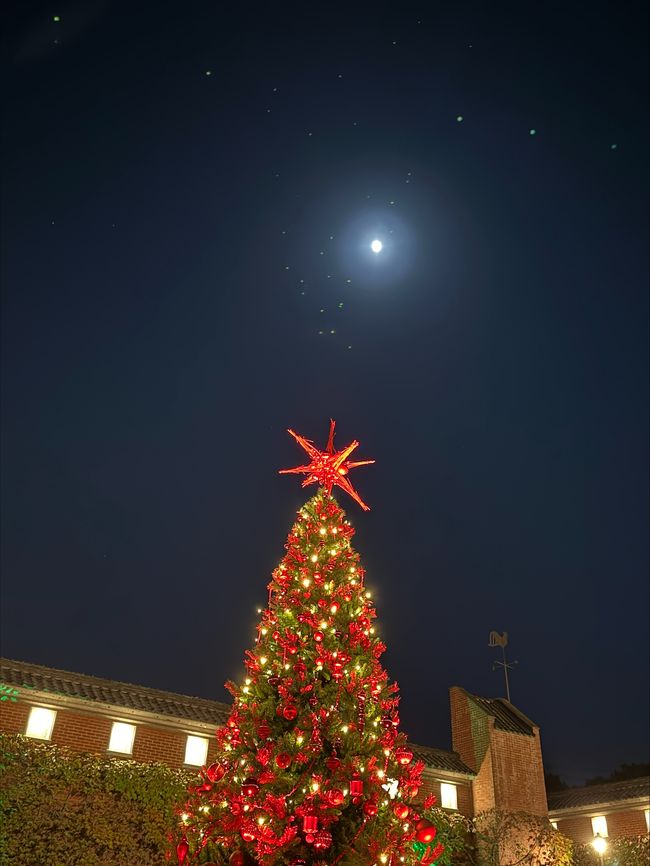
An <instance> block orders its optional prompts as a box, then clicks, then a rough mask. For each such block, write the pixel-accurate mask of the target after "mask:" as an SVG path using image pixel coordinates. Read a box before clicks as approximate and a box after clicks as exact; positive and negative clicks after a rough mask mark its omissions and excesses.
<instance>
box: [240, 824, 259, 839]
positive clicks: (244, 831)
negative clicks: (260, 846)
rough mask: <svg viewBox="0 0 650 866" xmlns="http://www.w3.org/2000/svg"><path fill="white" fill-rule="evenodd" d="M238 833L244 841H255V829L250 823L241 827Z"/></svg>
mask: <svg viewBox="0 0 650 866" xmlns="http://www.w3.org/2000/svg"><path fill="white" fill-rule="evenodd" d="M239 835H240V836H241V837H242V839H243V840H244V842H254V841H255V831H254V830H253V827H252V825H251V826H249V827H242V828H241V829H240V831H239Z"/></svg>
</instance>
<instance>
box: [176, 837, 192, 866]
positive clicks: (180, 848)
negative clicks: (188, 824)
mask: <svg viewBox="0 0 650 866" xmlns="http://www.w3.org/2000/svg"><path fill="white" fill-rule="evenodd" d="M189 851H190V846H189V845H188V844H187V839H185V838H183V839H181V841H180V842H179V843H178V845H177V846H176V856H177V857H178V862H179V864H180V866H183V863H184V862H185V858H186V857H187V855H188V854H189Z"/></svg>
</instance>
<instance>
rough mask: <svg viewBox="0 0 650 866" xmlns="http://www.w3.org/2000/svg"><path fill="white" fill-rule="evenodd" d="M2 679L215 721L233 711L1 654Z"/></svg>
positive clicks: (18, 685) (221, 721) (220, 722)
mask: <svg viewBox="0 0 650 866" xmlns="http://www.w3.org/2000/svg"><path fill="white" fill-rule="evenodd" d="M0 681H2V682H4V683H7V684H8V685H11V686H15V687H16V688H27V689H38V690H39V691H42V692H50V693H51V694H53V695H64V696H66V697H70V698H81V699H82V700H88V701H96V702H98V703H102V704H111V705H113V706H117V707H127V708H129V709H132V710H143V711H144V712H148V713H157V714H159V715H163V716H174V717H175V718H177V719H188V720H191V721H197V722H208V723H211V724H214V725H223V724H225V722H226V721H227V719H228V716H229V714H230V707H229V706H228V705H227V704H222V703H220V702H219V701H209V700H207V699H206V698H194V697H190V696H188V695H178V694H175V693H174V692H165V691H162V690H161V689H150V688H147V687H145V686H134V685H131V684H130V683H121V682H118V681H116V680H104V679H100V678H99V677H92V676H88V675H86V674H78V673H72V672H70V671H62V670H57V669H56V668H48V667H45V666H43V665H35V664H31V663H30V662H19V661H13V660H11V659H4V658H0Z"/></svg>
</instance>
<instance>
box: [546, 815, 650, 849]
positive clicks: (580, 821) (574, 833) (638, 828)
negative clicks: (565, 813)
mask: <svg viewBox="0 0 650 866" xmlns="http://www.w3.org/2000/svg"><path fill="white" fill-rule="evenodd" d="M596 814H600V815H605V817H606V818H607V832H608V833H609V838H610V839H620V838H621V837H622V836H641V835H643V834H644V833H647V832H648V830H647V826H646V822H645V814H644V812H643V809H629V810H628V811H626V812H611V813H609V814H608V813H607V810H606V809H605V810H603V811H602V812H594V815H596ZM557 828H558V830H559V831H560V833H564V835H565V836H568V837H569V838H570V839H573V841H574V842H578V843H579V844H581V845H584V844H587V843H588V842H591V840H592V839H593V838H594V832H593V829H592V826H591V816H590V815H575V816H572V817H570V818H559V819H558V821H557Z"/></svg>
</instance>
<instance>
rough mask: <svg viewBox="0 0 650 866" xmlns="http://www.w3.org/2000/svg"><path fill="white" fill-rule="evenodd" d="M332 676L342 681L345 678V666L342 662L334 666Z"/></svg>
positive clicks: (335, 663)
mask: <svg viewBox="0 0 650 866" xmlns="http://www.w3.org/2000/svg"><path fill="white" fill-rule="evenodd" d="M332 676H333V678H334V679H335V680H340V679H341V677H342V676H343V665H342V663H341V662H334V663H333V664H332Z"/></svg>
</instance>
